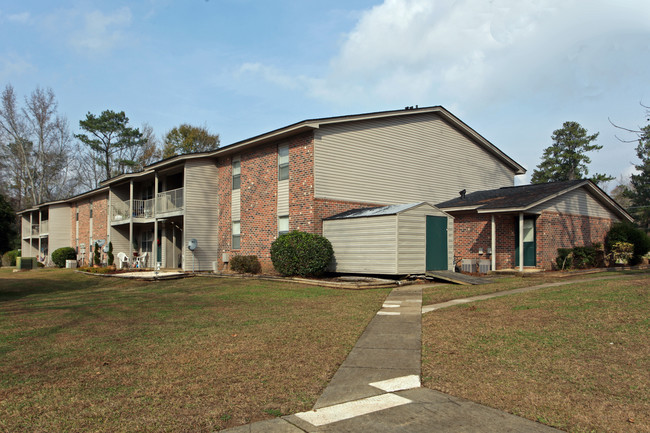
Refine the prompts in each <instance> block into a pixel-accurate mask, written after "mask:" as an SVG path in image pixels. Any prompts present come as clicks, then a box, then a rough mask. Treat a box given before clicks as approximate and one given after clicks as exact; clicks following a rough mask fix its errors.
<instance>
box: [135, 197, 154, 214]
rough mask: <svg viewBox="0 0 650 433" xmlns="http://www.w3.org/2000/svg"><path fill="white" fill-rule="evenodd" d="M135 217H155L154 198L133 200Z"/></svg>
mask: <svg viewBox="0 0 650 433" xmlns="http://www.w3.org/2000/svg"><path fill="white" fill-rule="evenodd" d="M133 218H153V199H152V198H151V199H149V200H133Z"/></svg>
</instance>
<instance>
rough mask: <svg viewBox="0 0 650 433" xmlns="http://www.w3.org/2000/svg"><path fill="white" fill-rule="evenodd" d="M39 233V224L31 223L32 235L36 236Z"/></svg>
mask: <svg viewBox="0 0 650 433" xmlns="http://www.w3.org/2000/svg"><path fill="white" fill-rule="evenodd" d="M39 233H40V231H39V225H38V224H32V236H38V234H39Z"/></svg>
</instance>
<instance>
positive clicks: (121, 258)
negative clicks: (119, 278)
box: [117, 253, 129, 269]
mask: <svg viewBox="0 0 650 433" xmlns="http://www.w3.org/2000/svg"><path fill="white" fill-rule="evenodd" d="M117 259H118V260H119V262H120V269H122V268H124V265H125V264H126V267H127V268H128V267H129V256H127V255H126V254H125V253H117Z"/></svg>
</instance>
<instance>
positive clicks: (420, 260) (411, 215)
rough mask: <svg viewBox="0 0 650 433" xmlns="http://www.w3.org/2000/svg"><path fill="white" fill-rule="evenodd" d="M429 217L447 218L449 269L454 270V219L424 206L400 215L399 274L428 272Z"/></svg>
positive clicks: (398, 231) (398, 226) (398, 220)
mask: <svg viewBox="0 0 650 433" xmlns="http://www.w3.org/2000/svg"><path fill="white" fill-rule="evenodd" d="M427 215H431V216H441V217H446V218H447V269H448V270H450V271H453V270H454V218H453V217H452V216H451V215H448V214H447V213H445V212H443V211H441V210H440V209H438V208H435V207H433V206H430V205H428V204H422V205H420V206H418V207H415V208H412V209H408V210H406V211H404V212H402V213H400V214H398V219H397V233H398V234H397V238H398V245H397V246H398V250H397V273H398V274H412V273H423V272H425V271H426V247H427V246H426V232H427V226H426V218H427Z"/></svg>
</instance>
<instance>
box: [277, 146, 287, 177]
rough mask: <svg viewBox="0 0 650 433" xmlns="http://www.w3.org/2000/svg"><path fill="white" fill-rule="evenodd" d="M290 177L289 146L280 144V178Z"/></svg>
mask: <svg viewBox="0 0 650 433" xmlns="http://www.w3.org/2000/svg"><path fill="white" fill-rule="evenodd" d="M287 179H289V146H288V145H286V144H283V145H281V146H278V180H287Z"/></svg>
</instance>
